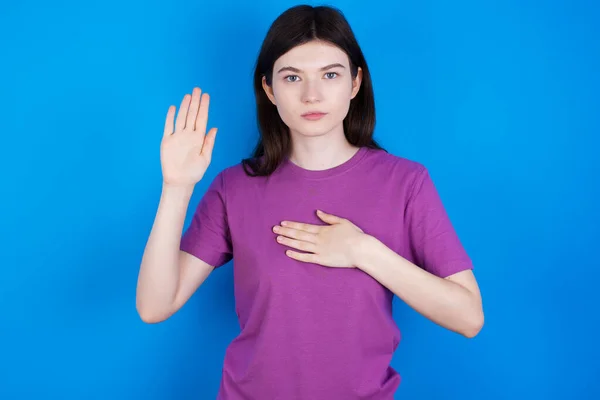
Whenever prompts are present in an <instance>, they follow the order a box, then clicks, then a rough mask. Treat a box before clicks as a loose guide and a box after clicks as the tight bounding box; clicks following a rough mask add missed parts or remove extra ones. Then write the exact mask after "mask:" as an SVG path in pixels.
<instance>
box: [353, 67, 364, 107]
mask: <svg viewBox="0 0 600 400" xmlns="http://www.w3.org/2000/svg"><path fill="white" fill-rule="evenodd" d="M361 82H362V68H361V67H358V72H357V73H356V78H354V80H352V95H351V96H350V99H353V98H354V97H356V95H357V94H358V91H359V90H360V84H361Z"/></svg>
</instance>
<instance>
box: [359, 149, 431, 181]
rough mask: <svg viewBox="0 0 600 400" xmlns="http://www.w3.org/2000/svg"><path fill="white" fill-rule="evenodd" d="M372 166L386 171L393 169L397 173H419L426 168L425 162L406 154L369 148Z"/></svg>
mask: <svg viewBox="0 0 600 400" xmlns="http://www.w3.org/2000/svg"><path fill="white" fill-rule="evenodd" d="M369 154H370V157H369V159H370V161H371V167H373V168H375V169H378V168H381V169H382V170H386V171H390V170H391V171H393V172H394V173H395V174H400V175H405V174H409V175H412V174H416V175H419V174H421V173H422V172H423V171H425V170H426V167H425V165H424V164H423V163H421V162H419V161H417V160H415V159H412V158H408V157H406V156H402V155H398V154H395V153H393V152H391V151H389V150H384V149H369Z"/></svg>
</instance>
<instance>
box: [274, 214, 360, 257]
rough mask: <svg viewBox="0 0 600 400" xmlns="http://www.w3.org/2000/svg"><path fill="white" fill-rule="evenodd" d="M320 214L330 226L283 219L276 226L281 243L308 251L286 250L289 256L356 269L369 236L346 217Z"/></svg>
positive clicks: (278, 240)
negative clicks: (364, 241)
mask: <svg viewBox="0 0 600 400" xmlns="http://www.w3.org/2000/svg"><path fill="white" fill-rule="evenodd" d="M317 216H318V217H319V218H320V219H321V220H323V221H324V222H326V223H328V224H330V225H325V226H323V225H312V224H305V223H300V222H293V221H283V222H282V223H281V225H277V226H275V227H273V232H275V233H277V234H278V236H277V238H276V240H277V242H278V243H280V244H282V245H285V246H288V247H291V248H293V249H296V250H300V251H302V252H306V253H301V252H297V251H293V250H288V251H286V254H287V255H288V257H290V258H293V259H295V260H298V261H303V262H308V263H315V264H320V265H323V266H326V267H337V268H355V267H356V265H357V259H358V256H359V252H360V251H361V248H362V246H361V244H362V242H363V240H364V238H365V237H366V236H367V235H366V234H365V233H364V232H363V231H362V229H360V228H359V227H357V226H356V225H354V224H353V223H352V222H350V221H348V220H347V219H345V218H340V217H337V216H335V215H331V214H326V213H324V212H322V211H317Z"/></svg>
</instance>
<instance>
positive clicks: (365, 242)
mask: <svg viewBox="0 0 600 400" xmlns="http://www.w3.org/2000/svg"><path fill="white" fill-rule="evenodd" d="M380 243H381V242H380V241H379V240H378V239H377V238H375V237H374V236H371V235H368V234H366V233H362V234H361V235H360V236H358V238H357V241H356V245H355V246H353V249H354V266H355V267H356V268H358V269H362V270H364V269H365V268H367V266H368V263H369V260H370V259H372V258H373V253H374V252H375V251H377V246H379V244H380Z"/></svg>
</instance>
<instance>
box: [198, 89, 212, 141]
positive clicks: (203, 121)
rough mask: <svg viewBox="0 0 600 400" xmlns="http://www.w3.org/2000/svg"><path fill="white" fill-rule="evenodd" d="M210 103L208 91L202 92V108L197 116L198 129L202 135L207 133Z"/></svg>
mask: <svg viewBox="0 0 600 400" xmlns="http://www.w3.org/2000/svg"><path fill="white" fill-rule="evenodd" d="M209 105H210V96H209V95H208V93H204V94H202V98H201V100H200V109H199V110H198V117H197V118H196V131H197V132H198V133H200V134H201V135H204V134H205V133H206V125H207V123H208V106H209Z"/></svg>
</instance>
